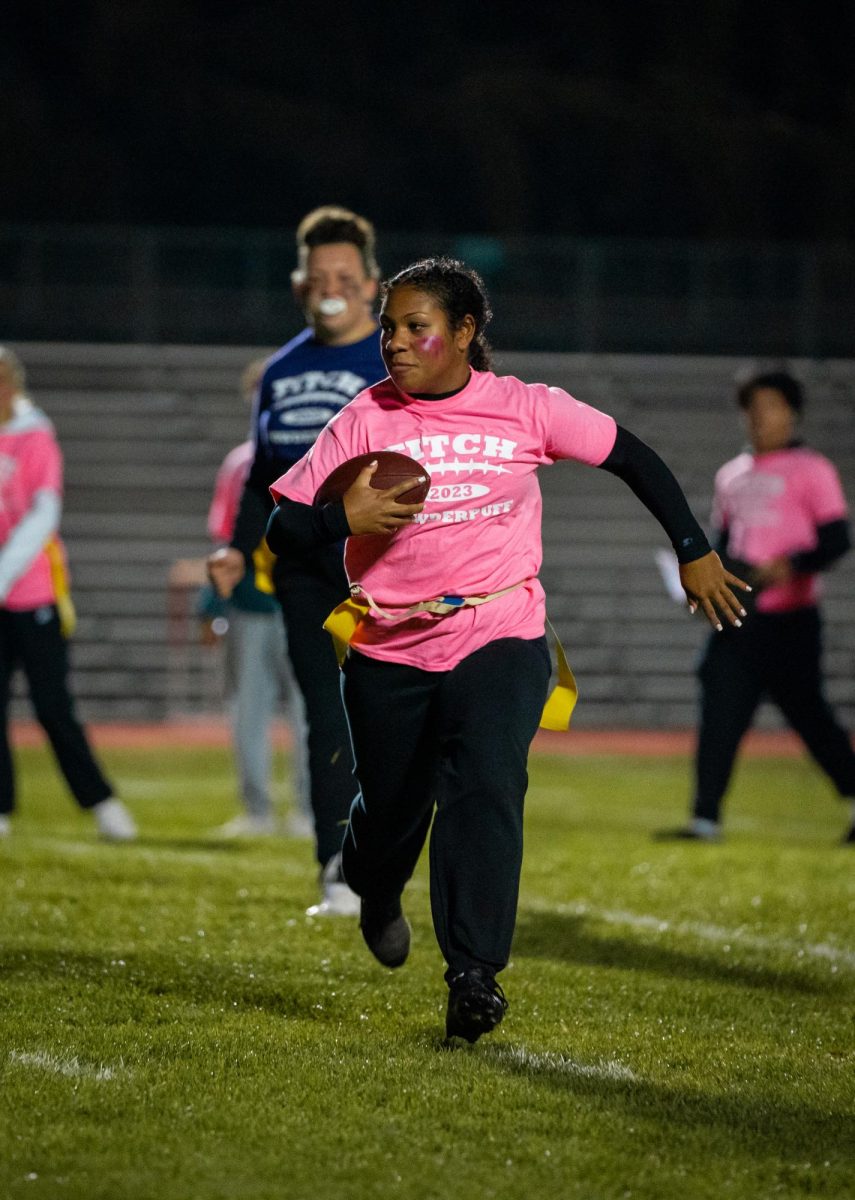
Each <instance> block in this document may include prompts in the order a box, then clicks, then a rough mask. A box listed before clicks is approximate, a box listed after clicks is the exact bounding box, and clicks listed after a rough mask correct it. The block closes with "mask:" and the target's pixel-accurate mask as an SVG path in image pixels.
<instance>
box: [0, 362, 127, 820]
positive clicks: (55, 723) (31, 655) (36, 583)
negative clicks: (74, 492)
mask: <svg viewBox="0 0 855 1200" xmlns="http://www.w3.org/2000/svg"><path fill="white" fill-rule="evenodd" d="M24 385H25V376H24V368H23V366H22V365H21V363H20V361H19V359H18V357H17V355H15V354H14V353H13V352H12V351H11V350H9V349H7V348H5V347H0V705H2V721H0V836H6V835H8V834H9V833H10V832H11V829H12V821H11V816H12V813H13V812H14V809H15V775H14V765H13V761H12V752H11V748H10V745H9V735H8V708H9V693H10V688H11V682H12V675H13V674H14V672H15V671H16V670H17V668H18V667H20V668H21V669H22V670H23V672H24V675H25V676H26V679H27V685H28V687H29V692H30V700H31V701H32V705H33V708H34V709H35V713H36V717H37V718H38V720H39V723H40V724H41V726H42V728H43V729H44V731H45V733H46V734H47V736H48V738H49V740H50V744H51V747H52V748H53V752H54V754H55V756H56V760H57V763H58V764H59V767H60V770H61V771H62V773H63V775H64V776H65V780H66V782H67V784H68V786H69V788H70V790H71V792H72V794H73V795H74V798H75V800H76V801H77V803H78V804H79V805H80V807H81V808H83V809H88V810H91V811H92V813H93V814H94V817H95V822H96V825H97V828H98V831H99V832H100V834H101V836H102V837H104V838H107V839H108V840H111V841H129V840H130V839H132V838H134V837H136V825H135V823H134V820H133V818H132V816H131V814H130V813H129V812H128V810H127V809H126V808H125V806H124V805H123V804H122V802H121V801H120V800H118V799H117V798H116V797H115V796H114V795H113V788H112V786H111V785H110V783H109V782H108V781H107V780H106V779H105V778H104V775H103V774H102V772H101V769H100V767H99V766H98V763H97V762H96V761H95V758H94V756H93V754H92V751H91V749H90V748H89V743H88V742H87V740H86V734H85V733H84V731H83V729H82V727H81V725H80V723H79V721H78V720H77V717H76V716H75V713H74V701H73V700H72V697H71V693H70V692H69V688H68V649H67V643H66V634H69V633H70V630H69V629H67V628H66V629H64V628H63V621H62V616H63V615H66V624H67V623H68V613H69V608H68V605H69V597H68V593H67V575H66V568H65V552H64V549H63V547H62V543H61V542H60V540H59V536H58V530H59V521H60V514H61V512H62V454H61V452H60V449H59V445H58V444H57V440H56V435H55V433H54V429H53V425H52V424H51V423H50V421H49V420H48V419H47V417H46V416H45V415H44V413H43V412H41V411H40V410H39V409H37V408H36V407H35V406H34V405H33V404H32V402H31V401H30V400H29V399H28V398H27V397H26V396H25V395H24V391H23V389H24Z"/></svg>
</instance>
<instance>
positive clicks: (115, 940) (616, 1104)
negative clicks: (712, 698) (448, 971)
mask: <svg viewBox="0 0 855 1200" xmlns="http://www.w3.org/2000/svg"><path fill="white" fill-rule="evenodd" d="M105 758H106V760H107V762H108V765H109V767H110V770H111V771H112V772H113V774H114V775H115V777H116V778H117V780H118V781H119V782H120V784H121V789H122V793H123V795H124V796H125V797H126V799H127V800H128V802H129V804H130V806H131V807H132V809H133V810H134V813H135V814H136V816H137V818H138V820H139V823H140V826H141V828H142V831H143V834H144V836H143V838H142V840H141V841H140V842H139V843H137V844H136V845H132V846H122V847H110V846H105V845H102V844H100V843H98V842H97V841H96V839H95V837H94V834H93V832H92V829H91V827H90V825H89V823H88V822H87V820H86V819H85V818H84V817H82V816H81V815H80V814H79V813H78V812H77V810H76V809H75V808H74V806H73V805H72V804H71V803H70V802H69V800H68V798H67V797H66V796H65V795H64V793H63V792H62V790H61V788H60V786H59V783H58V781H57V778H56V775H55V772H54V770H53V766H52V764H51V763H50V762H49V760H48V759H47V756H46V755H45V754H44V753H43V752H41V751H37V750H33V751H27V752H24V753H21V754H20V755H19V761H20V765H21V776H22V789H21V790H22V796H21V811H20V815H19V817H18V818H17V819H16V828H15V834H14V836H13V837H12V838H11V839H9V840H8V841H6V842H5V843H3V844H2V845H0V880H2V889H0V894H2V902H3V910H2V915H0V921H1V922H2V930H3V933H2V939H3V948H2V977H0V1003H2V1009H0V1018H1V1019H2V1020H1V1023H0V1079H2V1096H3V1101H2V1113H3V1120H2V1121H0V1196H2V1197H3V1198H4V1200H6V1197H9V1198H17V1197H28V1198H32V1200H47V1198H49V1200H54V1198H55V1197H81V1198H82V1197H86V1198H92V1200H95V1198H104V1200H124V1198H127V1197H134V1198H138V1197H140V1198H141V1197H146V1198H148V1197H151V1198H152V1200H154V1198H157V1200H214V1198H223V1200H237V1198H241V1197H247V1198H249V1197H251V1198H253V1200H264V1198H266V1197H277V1198H279V1197H282V1198H288V1200H303V1198H305V1200H309V1198H311V1200H319V1198H321V1200H325V1198H326V1197H330V1198H340V1200H362V1198H363V1197H364V1198H367V1197H393V1198H398V1197H400V1198H413V1200H429V1198H434V1197H436V1198H440V1197H443V1198H444V1197H465V1198H467V1200H481V1198H482V1197H500V1198H507V1200H511V1198H513V1200H528V1198H530V1200H541V1198H552V1197H556V1198H559V1197H561V1198H563V1197H584V1198H590V1200H597V1198H601V1197H602V1198H606V1197H609V1198H611V1197H615V1198H618V1197H634V1198H638V1197H649V1198H650V1200H660V1198H662V1197H672V1196H673V1197H716V1198H717V1200H718V1198H736V1200H743V1198H744V1200H757V1198H758V1197H778V1196H783V1197H788V1196H805V1195H819V1196H835V1197H851V1196H853V1194H855V1122H853V1108H855V1032H854V1031H853V991H855V944H854V943H853V937H852V932H851V931H852V923H853V915H855V884H853V878H855V871H853V868H855V848H843V847H840V846H838V845H836V842H837V841H838V839H839V836H840V833H841V832H842V830H843V828H844V826H845V824H846V817H845V813H844V811H843V809H842V808H841V807H840V806H839V805H836V804H835V802H834V800H833V798H832V797H831V795H830V793H829V790H828V788H827V786H826V784H825V783H824V782H823V780H822V779H821V778H820V777H819V776H818V774H817V773H816V772H815V771H814V770H813V768H811V767H810V766H809V765H807V764H805V763H801V762H798V761H795V762H793V761H789V762H784V761H781V762H776V761H768V762H746V763H744V764H743V765H742V766H741V768H740V771H739V775H738V779H737V781H736V784H735V787H734V791H733V795H732V797H731V803H730V809H729V813H728V835H729V836H728V839H727V841H726V843H725V844H724V845H722V846H717V847H712V846H699V845H685V844H677V843H658V842H655V841H653V840H652V839H651V837H650V832H651V830H653V829H655V828H656V827H658V826H661V825H663V824H668V823H671V824H673V823H674V822H676V821H677V820H678V819H679V818H680V817H682V815H683V806H684V798H685V795H686V792H687V789H688V770H687V764H686V763H685V762H684V761H682V760H679V759H673V760H672V759H659V760H641V759H635V760H633V759H606V758H603V759H594V758H586V759H576V760H562V759H559V758H549V757H545V756H543V757H537V758H535V759H533V761H532V787H531V792H530V798H529V806H528V813H527V818H526V862H525V869H524V876H523V886H522V895H521V903H520V919H519V925H518V931H517V939H516V943H515V948H514V955H513V961H512V965H511V966H510V968H509V969H508V970H507V971H506V972H505V974H504V976H503V982H504V985H505V989H506V992H507V994H508V998H509V1000H510V1005H511V1007H510V1010H509V1013H508V1016H507V1018H506V1020H505V1022H504V1024H503V1025H502V1026H501V1027H500V1028H499V1029H498V1030H497V1031H496V1032H495V1033H494V1034H492V1035H491V1036H490V1037H488V1038H484V1039H482V1041H481V1042H479V1043H478V1044H477V1045H476V1046H474V1047H472V1048H469V1047H462V1048H460V1049H457V1050H454V1051H448V1050H446V1049H444V1048H443V1046H442V1042H441V1032H442V1018H443V1012H444V995H443V983H442V963H441V962H440V959H439V953H438V950H437V948H436V944H435V942H434V938H433V933H432V929H431V925H430V916H429V910H428V896H427V879H426V874H425V871H424V865H423V866H422V868H421V869H420V871H419V873H418V875H417V877H416V879H415V880H414V881H413V883H412V885H411V887H410V889H409V891H408V894H407V911H408V913H409V915H410V917H411V918H412V921H413V925H414V945H413V953H412V956H411V959H410V961H409V962H408V963H407V965H406V966H405V967H404V968H403V969H402V970H400V971H398V972H391V971H385V970H383V969H382V968H381V967H379V966H378V965H377V964H376V963H375V962H374V961H373V960H372V959H371V957H370V956H369V955H368V953H367V951H365V949H364V948H363V946H362V944H361V942H360V939H359V935H358V932H357V930H356V928H355V922H354V921H343V920H339V921H334V922H322V921H311V920H308V919H307V918H306V917H305V916H304V910H305V908H306V906H307V905H308V904H310V903H312V902H313V901H314V900H315V898H316V894H315V872H314V867H313V864H312V862H311V855H310V852H309V850H308V848H307V846H306V844H305V843H301V842H296V841H288V840H284V839H282V840H278V841H276V842H273V843H271V842H267V843H264V842H256V843H254V844H252V845H246V846H239V847H227V846H223V845H220V844H217V843H216V842H214V841H212V840H211V838H210V837H209V830H210V829H211V827H212V826H214V825H216V824H217V823H218V822H220V821H223V820H225V819H226V818H227V817H229V816H230V815H232V813H233V811H234V810H233V784H232V782H231V780H230V774H229V770H230V768H229V759H228V756H227V754H226V753H224V752H218V751H209V750H205V751H199V750H187V751H174V750H166V751H159V752H152V753H118V752H113V753H109V754H106V755H105ZM475 853H477V848H476V847H473V854H475Z"/></svg>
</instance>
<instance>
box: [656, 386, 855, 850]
mask: <svg viewBox="0 0 855 1200" xmlns="http://www.w3.org/2000/svg"><path fill="white" fill-rule="evenodd" d="M738 402H739V405H740V407H741V408H742V409H743V411H744V413H745V416H746V420H747V425H748V434H749V437H750V440H751V449H750V450H746V451H745V452H744V453H742V454H739V455H737V457H736V458H734V459H731V461H730V462H728V463H725V465H724V466H723V467H722V468H721V469H720V470H719V472H718V474H717V475H716V480H715V498H714V502H713V525H714V527H715V529H716V531H717V533H718V544H717V548H718V550H719V553H720V554H721V556H722V558H723V559H724V561H725V562H729V563H730V564H731V566H732V568H733V570H735V571H737V572H739V573H741V574H742V575H743V576H744V577H745V578H747V579H748V580H750V582H751V583H752V584H753V585H754V588H755V592H756V593H757V596H756V603H755V604H754V605H753V608H754V611H753V612H752V614H751V616H750V617H749V619H748V621H747V623H746V627H745V629H744V630H743V631H742V632H741V633H740V635H739V637H738V638H737V637H733V636H731V635H729V634H727V633H726V634H725V636H724V637H721V638H713V639H711V641H710V643H709V645H708V647H707V650H706V653H705V655H704V657H703V660H702V662H701V665H700V670H699V676H700V682H701V721H700V730H699V734H698V748H697V755H696V760H695V795H694V799H693V805H692V815H691V819H690V821H689V823H688V825H687V826H685V827H684V828H683V829H679V830H674V831H673V834H672V835H671V836H677V837H683V838H690V839H696V840H701V841H716V840H718V839H719V838H720V836H721V822H720V818H721V805H722V800H723V798H724V795H725V793H726V791H727V787H728V784H729V782H730V776H731V772H732V770H733V764H734V761H735V758H736V753H737V750H738V748H739V743H740V741H741V740H742V737H743V735H744V734H745V733H746V731H747V730H748V728H749V726H750V724H751V721H752V718H753V716H754V713H755V712H756V710H757V706H758V705H759V703H760V701H761V700H762V699H764V698H766V697H767V698H768V699H770V700H772V701H773V702H774V703H775V704H776V705H777V706H778V708H780V710H781V712H782V713H783V714H784V716H785V717H786V719H787V721H788V722H789V723H790V725H791V726H792V728H793V729H794V730H795V731H796V733H798V735H799V736H800V737H801V738H802V740H803V741H804V743H805V745H806V746H807V748H808V750H809V751H810V753H811V755H812V756H813V758H814V759H815V760H816V762H817V763H818V764H819V766H820V767H821V768H822V769H823V771H825V773H826V774H827V775H828V777H829V778H830V779H831V781H832V783H833V784H834V786H835V788H836V789H837V792H838V794H839V795H840V796H841V797H842V798H843V799H845V800H848V801H850V804H851V808H852V811H851V817H850V825H849V828H848V830H847V832H846V834H845V835H844V841H845V842H847V843H848V844H850V845H852V844H855V753H853V750H852V746H851V743H850V740H849V736H848V734H847V733H846V731H845V730H844V729H843V728H842V727H841V726H840V724H839V722H838V721H837V718H836V717H835V715H834V713H833V711H832V709H831V707H830V705H829V704H828V701H827V700H826V699H825V695H824V692H823V680H822V666H821V658H822V623H821V619H820V612H819V607H818V605H819V599H820V596H821V594H822V580H821V572H822V571H825V570H827V569H828V568H829V567H830V566H832V565H833V564H834V563H835V562H837V561H838V559H840V558H841V557H842V556H843V555H844V554H845V553H846V551H847V550H848V549H849V525H848V520H847V515H848V514H847V507H846V498H845V496H844V494H843V488H842V487H841V484H840V479H839V477H838V474H837V471H836V470H835V468H834V466H833V465H832V463H830V462H829V460H828V459H827V458H825V457H824V456H823V455H822V454H819V453H818V452H817V451H816V450H812V449H811V448H810V447H809V446H806V445H804V443H803V442H801V441H799V440H798V439H797V437H796V430H797V426H798V421H799V418H800V416H801V413H802V410H803V408H804V396H803V393H802V388H801V385H800V384H799V383H798V381H797V380H795V379H793V378H792V376H790V375H787V374H785V373H784V372H782V371H774V372H768V373H766V374H763V375H758V376H756V377H755V378H754V379H751V380H750V381H748V382H747V383H745V384H744V385H743V386H742V387H741V388H740V389H739V392H738ZM666 836H667V835H666Z"/></svg>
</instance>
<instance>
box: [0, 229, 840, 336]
mask: <svg viewBox="0 0 855 1200" xmlns="http://www.w3.org/2000/svg"><path fill="white" fill-rule="evenodd" d="M378 241H379V245H380V247H381V257H382V263H383V266H384V268H385V269H386V270H388V271H394V270H397V269H398V268H400V267H402V266H404V265H406V264H407V263H408V262H410V261H412V260H413V259H415V258H420V257H423V256H424V255H426V254H436V253H452V254H455V255H457V256H459V257H462V258H463V259H465V260H466V261H467V262H469V263H470V264H471V265H473V266H475V267H477V268H478V269H479V270H480V271H481V272H482V274H483V275H484V277H485V279H486V281H487V283H488V285H489V288H490V292H491V296H492V300H493V307H494V310H495V318H494V322H493V327H492V340H493V342H494V344H495V345H496V346H498V347H500V348H501V349H504V350H525V351H538V350H540V351H561V350H563V351H577V352H578V351H583V352H588V351H596V352H610V353H675V354H677V353H680V354H710V353H712V354H743V353H749V354H761V355H782V356H783V355H799V356H808V357H851V356H852V354H853V352H855V344H853V334H852V330H853V328H855V243H841V244H836V245H796V244H776V245H771V244H765V243H733V242H687V241H676V240H675V241H671V240H639V239H598V240H585V239H579V238H559V237H547V236H539V237H502V238H500V237H489V236H480V235H477V236H476V235H464V236H457V237H453V236H449V235H446V234H433V235H432V234H426V233H425V234H416V233H409V234H403V233H386V232H382V231H381V233H380V235H379V238H378ZM293 259H294V244H293V234H292V233H291V232H290V231H287V232H280V231H276V230H245V229H240V230H236V229H220V228H216V229H182V228H168V229H167V228H124V227H106V226H39V225H5V226H0V302H2V312H3V328H2V337H3V338H5V339H9V340H16V341H45V340H47V341H60V340H66V341H96V342H97V341H104V342H138V343H154V344H159V343H171V344H181V343H188V344H194V343H198V344H214V343H217V344H227V345H261V344H275V343H277V342H281V341H283V340H285V338H286V337H287V336H288V335H289V334H290V333H291V332H293V331H295V330H296V329H297V328H299V324H300V318H299V315H298V313H297V311H296V309H295V306H294V302H293V298H292V295H291V284H290V273H291V269H292V266H293Z"/></svg>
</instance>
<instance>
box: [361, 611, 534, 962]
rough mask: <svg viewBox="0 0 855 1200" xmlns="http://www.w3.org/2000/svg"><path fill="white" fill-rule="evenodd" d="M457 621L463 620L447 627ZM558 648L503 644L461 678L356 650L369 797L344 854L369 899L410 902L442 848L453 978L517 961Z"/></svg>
mask: <svg viewBox="0 0 855 1200" xmlns="http://www.w3.org/2000/svg"><path fill="white" fill-rule="evenodd" d="M448 619H450V620H454V617H450V618H448ZM549 674H550V663H549V652H548V650H547V647H546V639H545V638H539V639H537V640H535V641H524V640H522V639H519V638H503V639H501V640H499V641H495V642H491V643H489V644H488V645H486V646H484V647H482V648H481V649H480V650H476V651H475V652H474V653H473V654H470V655H469V656H468V657H467V658H465V659H463V661H462V662H460V663H459V664H458V665H457V666H456V667H454V668H453V669H452V670H450V671H422V670H420V669H418V668H416V667H410V666H404V665H402V664H398V663H388V662H379V661H378V660H376V659H371V658H367V657H366V656H364V655H361V654H359V653H358V652H354V651H351V652H350V654H349V655H348V658H347V659H346V661H345V665H344V685H343V692H344V698H345V704H346V707H347V713H348V718H349V721H350V728H351V732H352V735H353V746H354V752H355V757H356V774H357V778H358V780H359V784H360V788H361V790H360V793H359V795H358V796H357V798H356V800H355V801H354V804H353V808H352V810H351V815H350V821H349V822H348V826H347V831H346V833H345V838H344V845H343V850H342V866H343V868H344V876H345V879H346V880H347V882H348V883H349V885H350V886H351V888H353V890H354V891H355V892H357V893H358V894H359V895H361V896H369V897H372V898H377V899H378V900H383V899H387V898H391V897H393V896H397V895H398V894H399V893H400V892H401V891H402V890H403V888H404V885H405V884H406V882H407V880H408V879H409V878H410V876H411V875H412V873H413V871H414V869H415V866H416V862H417V861H418V857H419V854H420V852H421V849H422V846H423V845H424V842H425V839H426V837H427V833H428V829H429V827H430V823H431V817H432V816H433V813H434V808H435V809H436V816H435V818H434V822H433V830H432V832H431V839H430V895H431V911H432V914H433V924H434V930H435V931H436V937H437V940H438V942H439V946H440V949H441V950H442V953H443V956H444V957H445V960H446V962H447V964H448V971H447V973H446V978H447V979H450V978H451V977H452V976H453V975H456V974H457V973H458V972H460V971H463V970H466V969H467V968H469V967H472V966H486V967H487V968H489V969H490V970H491V971H493V972H496V971H500V970H501V969H502V967H504V966H505V965H506V964H507V961H508V957H509V955H510V950H511V941H512V938H513V932H514V924H515V921H516V910H517V894H518V890H519V877H520V867H521V865H522V842H523V839H522V828H523V801H524V799H525V793H526V787H527V785H528V773H527V769H526V762H527V758H528V750H529V746H530V744H531V740H532V738H533V737H534V734H535V732H536V730H537V726H538V722H539V720H540V715H541V712H542V709H543V704H544V701H545V699H546V692H547V687H548V684H549Z"/></svg>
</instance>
